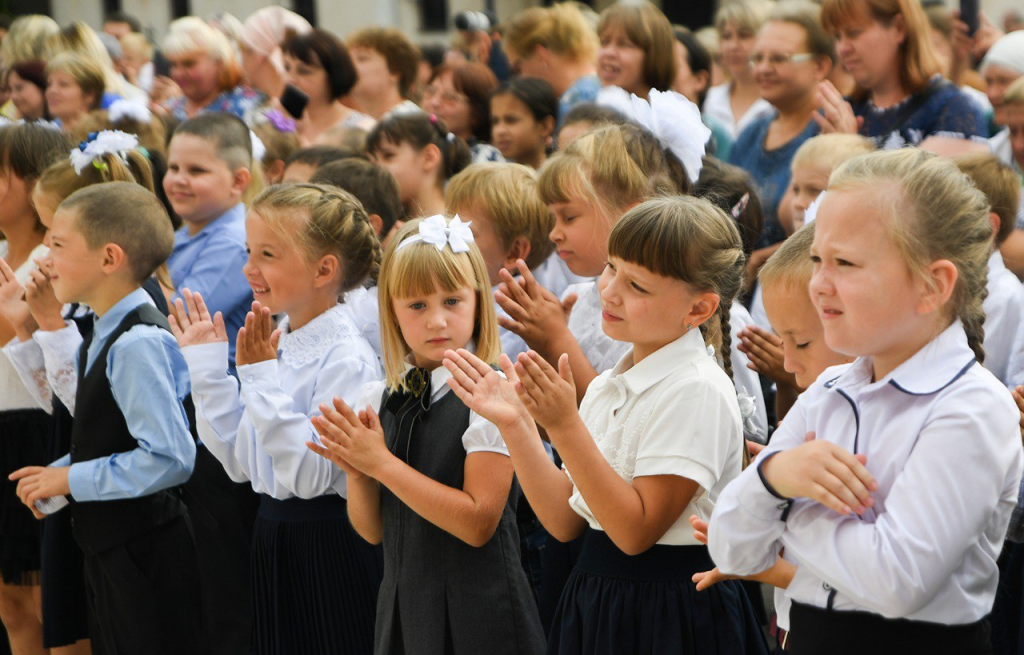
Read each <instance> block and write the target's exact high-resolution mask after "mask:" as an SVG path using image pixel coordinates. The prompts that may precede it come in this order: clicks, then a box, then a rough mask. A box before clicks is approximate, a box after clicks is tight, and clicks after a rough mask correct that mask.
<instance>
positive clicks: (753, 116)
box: [701, 82, 775, 138]
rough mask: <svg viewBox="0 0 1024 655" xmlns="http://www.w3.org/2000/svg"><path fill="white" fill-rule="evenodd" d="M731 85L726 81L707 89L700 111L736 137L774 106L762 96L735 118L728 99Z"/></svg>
mask: <svg viewBox="0 0 1024 655" xmlns="http://www.w3.org/2000/svg"><path fill="white" fill-rule="evenodd" d="M731 86H732V84H731V83H729V82H726V83H725V84H719V85H718V86H713V87H711V88H710V89H708V94H707V95H706V96H705V97H704V106H703V107H701V113H703V114H704V116H706V117H708V118H711V119H713V120H716V121H718V122H719V123H721V125H722V126H723V127H726V128H728V129H730V130H732V136H733V138H736V136H737V135H738V134H739V133H740V132H742V131H743V128H745V127H746V126H747V125H750V124H751V123H752V122H754V121H755V120H757V119H758V118H761V117H762V116H766V115H768V114H770V113H771V112H773V111H775V108H774V107H772V105H771V103H769V102H768V101H767V100H765V99H764V98H758V99H757V100H755V101H754V104H752V105H750V108H749V109H747V113H745V114H743V115H742V116H740V117H739V119H738V120H737V118H736V117H735V116H733V115H732V102H730V101H729V89H730V88H731Z"/></svg>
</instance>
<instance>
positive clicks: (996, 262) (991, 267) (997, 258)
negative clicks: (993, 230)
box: [988, 248, 1006, 279]
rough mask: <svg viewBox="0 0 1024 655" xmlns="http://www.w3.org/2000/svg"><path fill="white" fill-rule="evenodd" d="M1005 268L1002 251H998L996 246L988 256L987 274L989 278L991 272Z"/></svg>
mask: <svg viewBox="0 0 1024 655" xmlns="http://www.w3.org/2000/svg"><path fill="white" fill-rule="evenodd" d="M1005 270H1006V262H1004V261H1003V253H1001V252H999V249H998V248H996V249H995V250H993V251H992V254H991V255H989V257H988V276H989V278H990V279H991V277H992V274H993V273H996V272H998V271H1005Z"/></svg>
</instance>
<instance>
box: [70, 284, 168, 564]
mask: <svg viewBox="0 0 1024 655" xmlns="http://www.w3.org/2000/svg"><path fill="white" fill-rule="evenodd" d="M136 325H155V326H157V327H160V328H163V329H165V330H169V327H168V324H167V319H166V318H164V316H163V315H162V314H161V313H160V311H159V310H158V309H156V308H155V307H153V306H151V305H148V304H146V305H140V306H139V307H136V308H135V309H133V310H132V311H130V312H128V315H127V316H125V317H124V320H122V321H121V324H120V325H118V326H117V328H116V329H115V330H114V332H113V333H112V334H111V335H110V338H109V339H107V342H106V343H105V344H104V345H103V348H102V350H100V352H99V354H98V355H97V356H96V360H95V361H94V362H93V366H92V368H91V369H90V370H89V371H86V361H87V357H88V350H89V344H90V343H92V335H91V334H90V335H89V336H87V337H86V338H85V341H83V342H82V347H81V350H80V351H79V354H78V389H77V392H76V394H75V420H74V423H73V425H72V428H71V448H70V451H71V463H72V464H74V463H76V462H86V461H89V460H92V459H98V458H101V457H109V456H110V455H113V454H116V453H125V452H129V451H131V450H135V449H136V448H138V447H139V443H138V441H136V440H135V438H134V437H132V435H131V432H129V430H128V424H127V423H126V422H125V418H124V415H123V414H122V413H121V410H120V408H119V407H118V406H117V403H116V402H115V401H114V393H113V391H112V390H111V388H110V381H109V380H108V379H107V365H106V362H107V355H108V353H109V352H110V347H111V345H113V343H114V342H115V341H117V339H118V338H120V337H121V335H123V334H124V333H125V332H127V331H128V330H129V329H131V328H132V327H134V326H136ZM172 410H173V408H170V407H167V408H154V411H157V412H160V411H172ZM70 511H71V526H72V528H73V530H74V535H75V541H77V542H78V545H79V546H81V548H82V550H83V551H85V552H86V553H89V554H92V553H98V552H101V551H104V550H106V549H108V548H111V547H113V546H116V545H118V544H120V543H124V542H125V541H128V540H130V539H132V538H134V537H137V536H139V535H141V534H144V533H146V532H149V531H150V530H153V529H154V528H158V527H160V526H161V525H164V524H165V523H168V522H170V521H172V520H174V519H176V518H178V517H179V516H181V515H183V514H184V513H185V506H184V505H183V504H182V502H181V500H180V499H179V498H178V494H177V491H176V490H170V489H164V490H161V491H158V492H156V493H153V494H150V495H148V496H142V497H140V498H128V499H124V500H107V501H94V502H75V503H72V504H71V507H70Z"/></svg>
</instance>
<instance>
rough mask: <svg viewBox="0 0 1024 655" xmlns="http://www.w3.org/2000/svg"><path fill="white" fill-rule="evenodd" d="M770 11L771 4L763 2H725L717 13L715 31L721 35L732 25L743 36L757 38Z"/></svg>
mask: <svg viewBox="0 0 1024 655" xmlns="http://www.w3.org/2000/svg"><path fill="white" fill-rule="evenodd" d="M770 9H771V3H768V2H764V1H763V0H735V1H734V2H725V3H723V4H722V6H721V7H720V8H719V10H718V11H717V12H716V13H715V29H716V30H717V31H718V33H719V34H721V33H722V30H724V29H725V26H726V25H728V24H729V23H732V24H733V25H735V26H736V31H738V32H740V33H741V34H748V35H750V36H756V35H757V31H758V30H759V29H761V26H762V25H764V23H765V21H766V20H768V13H769V10H770Z"/></svg>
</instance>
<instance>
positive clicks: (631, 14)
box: [597, 0, 676, 91]
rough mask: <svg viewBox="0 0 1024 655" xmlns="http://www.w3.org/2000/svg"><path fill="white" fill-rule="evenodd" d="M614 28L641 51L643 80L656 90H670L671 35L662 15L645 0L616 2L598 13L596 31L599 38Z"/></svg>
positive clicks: (672, 66) (673, 69) (672, 64)
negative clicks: (620, 30) (598, 18)
mask: <svg viewBox="0 0 1024 655" xmlns="http://www.w3.org/2000/svg"><path fill="white" fill-rule="evenodd" d="M614 27H618V28H620V29H622V31H623V32H624V33H625V35H626V38H628V39H629V40H630V42H632V43H633V45H635V46H637V47H638V48H640V49H641V50H643V51H644V67H643V78H644V83H645V84H647V85H648V86H650V88H652V89H657V90H659V91H668V90H670V89H671V88H672V83H673V82H674V81H675V79H676V58H675V54H674V52H675V51H674V49H673V48H674V45H673V43H674V42H675V37H674V36H673V35H672V24H671V23H669V22H668V19H667V18H665V14H663V13H661V10H660V9H658V8H657V7H655V6H654V5H653V4H651V3H650V2H647V0H639V1H637V2H617V3H615V4H613V5H611V6H610V7H608V8H607V9H605V10H604V11H603V12H601V21H600V22H599V23H598V24H597V34H598V36H599V37H600V38H601V39H602V40H603V39H604V35H605V33H606V32H607V31H608V30H609V29H612V28H614Z"/></svg>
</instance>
